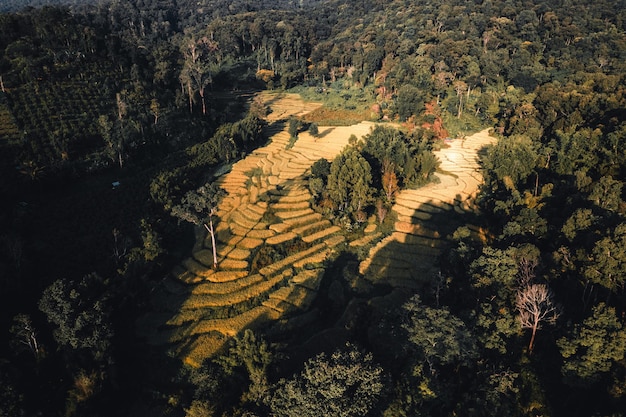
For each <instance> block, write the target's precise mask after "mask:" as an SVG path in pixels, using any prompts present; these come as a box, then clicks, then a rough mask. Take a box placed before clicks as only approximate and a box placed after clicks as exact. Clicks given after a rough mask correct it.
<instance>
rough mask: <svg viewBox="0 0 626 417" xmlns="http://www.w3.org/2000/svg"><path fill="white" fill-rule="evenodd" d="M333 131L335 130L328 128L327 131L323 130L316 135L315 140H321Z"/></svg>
mask: <svg viewBox="0 0 626 417" xmlns="http://www.w3.org/2000/svg"><path fill="white" fill-rule="evenodd" d="M333 130H335V128H334V127H329V128H328V129H324V131H322V132H320V133H318V134H317V139H323V138H325V137H326V136H328V135H329V134H330V133H331V132H332V131H333Z"/></svg>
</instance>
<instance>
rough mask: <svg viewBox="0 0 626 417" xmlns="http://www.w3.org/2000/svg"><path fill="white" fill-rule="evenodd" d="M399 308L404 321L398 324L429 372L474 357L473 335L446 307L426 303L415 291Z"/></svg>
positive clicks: (472, 359) (469, 361)
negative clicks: (406, 334)
mask: <svg viewBox="0 0 626 417" xmlns="http://www.w3.org/2000/svg"><path fill="white" fill-rule="evenodd" d="M403 309H404V311H405V312H406V314H407V321H406V322H405V323H404V324H403V326H402V327H403V328H404V329H405V330H406V331H407V333H408V341H409V342H410V343H411V344H412V347H413V348H415V350H416V352H417V355H418V357H419V358H420V359H421V360H423V361H424V364H427V365H428V371H429V372H430V373H431V374H434V373H435V372H436V369H437V368H439V367H441V366H445V365H451V364H462V365H469V364H471V363H472V362H473V361H474V360H475V359H476V357H477V353H478V352H477V349H476V342H475V339H474V336H473V335H472V334H471V333H470V331H469V330H468V329H467V326H466V325H465V323H463V321H461V320H460V319H459V318H458V317H455V316H454V315H453V314H451V313H450V311H449V310H448V309H447V308H446V307H440V308H432V307H428V306H426V305H424V304H422V303H421V301H420V298H419V296H417V295H416V296H414V297H413V298H411V300H409V301H408V302H407V303H406V304H404V306H403Z"/></svg>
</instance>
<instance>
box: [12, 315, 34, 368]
mask: <svg viewBox="0 0 626 417" xmlns="http://www.w3.org/2000/svg"><path fill="white" fill-rule="evenodd" d="M10 331H11V333H12V334H13V340H12V342H13V344H14V346H15V347H16V348H18V349H19V348H22V349H26V350H28V351H29V352H30V353H32V354H33V356H34V357H35V359H39V357H40V354H41V350H40V347H39V342H38V341H37V333H36V332H35V328H34V327H33V323H32V321H31V320H30V317H29V316H28V315H26V314H18V315H17V316H15V317H13V325H12V326H11V330H10Z"/></svg>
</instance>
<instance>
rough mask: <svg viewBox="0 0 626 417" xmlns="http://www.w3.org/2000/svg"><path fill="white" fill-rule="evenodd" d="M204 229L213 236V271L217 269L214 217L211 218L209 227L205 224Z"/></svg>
mask: <svg viewBox="0 0 626 417" xmlns="http://www.w3.org/2000/svg"><path fill="white" fill-rule="evenodd" d="M204 227H205V228H206V230H207V231H208V232H209V234H210V235H211V246H212V249H213V269H217V247H216V245H215V230H214V229H213V217H212V216H209V225H208V226H207V224H206V223H205V224H204Z"/></svg>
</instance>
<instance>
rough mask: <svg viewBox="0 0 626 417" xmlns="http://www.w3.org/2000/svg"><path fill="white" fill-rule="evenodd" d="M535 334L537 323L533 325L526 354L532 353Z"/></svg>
mask: <svg viewBox="0 0 626 417" xmlns="http://www.w3.org/2000/svg"><path fill="white" fill-rule="evenodd" d="M536 334H537V325H534V326H533V333H532V335H531V336H530V343H529V344H528V354H529V355H531V354H532V353H533V348H534V347H535V335H536Z"/></svg>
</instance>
